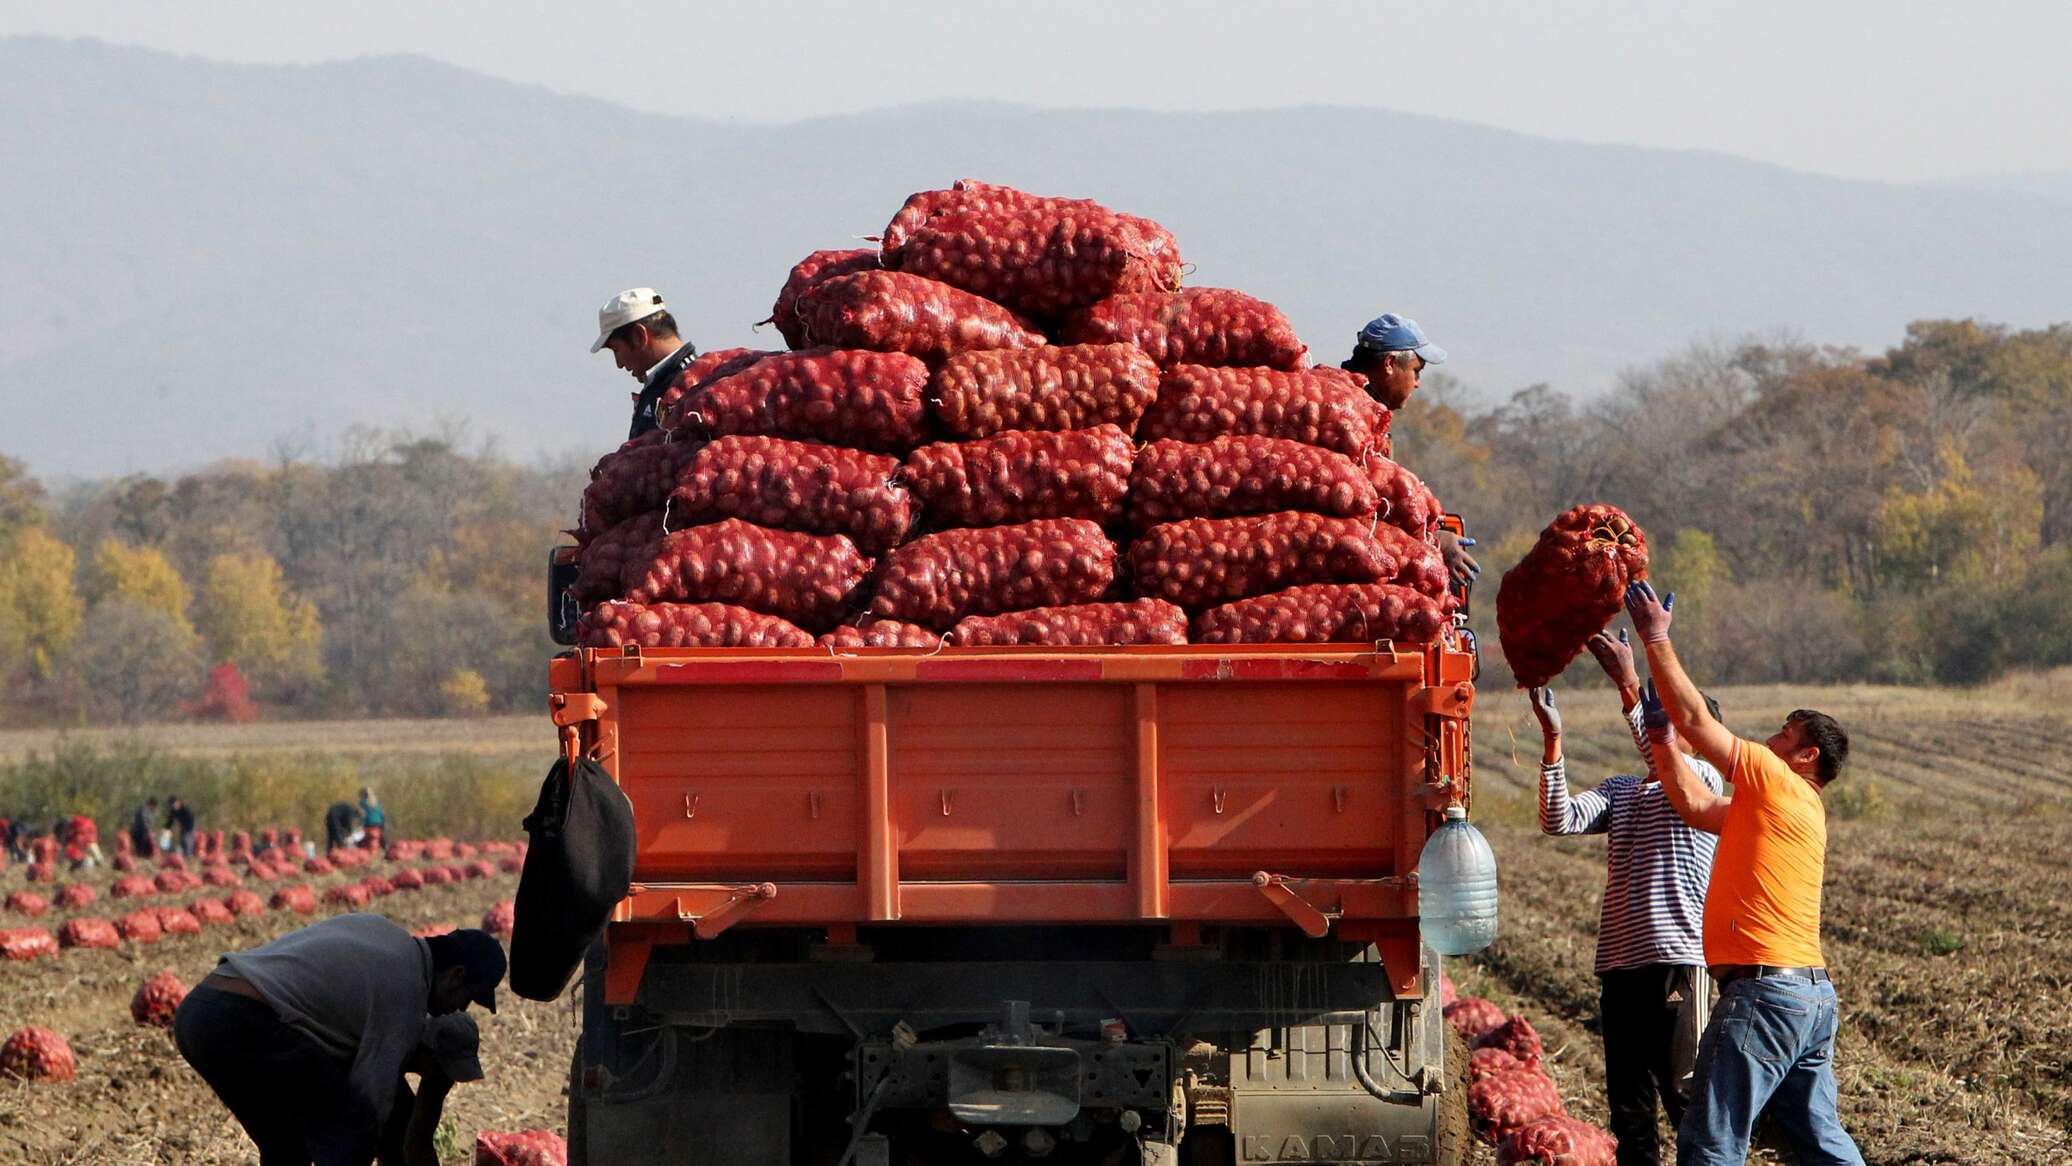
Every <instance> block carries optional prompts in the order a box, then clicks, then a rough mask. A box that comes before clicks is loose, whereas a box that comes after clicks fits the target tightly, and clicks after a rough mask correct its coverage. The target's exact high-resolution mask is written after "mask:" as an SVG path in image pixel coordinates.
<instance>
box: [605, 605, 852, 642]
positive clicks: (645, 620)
mask: <svg viewBox="0 0 2072 1166" xmlns="http://www.w3.org/2000/svg"><path fill="white" fill-rule="evenodd" d="M578 636H579V640H578V642H579V643H581V644H582V646H583V647H586V648H620V647H624V646H625V645H627V644H639V645H640V646H641V647H643V648H807V647H811V646H812V645H813V633H811V632H809V631H806V630H805V629H804V628H801V627H799V626H798V625H797V624H794V623H791V622H790V621H788V620H782V619H779V618H777V617H776V616H774V615H764V614H762V613H761V612H758V611H750V610H748V609H747V608H745V607H735V606H733V605H732V604H727V603H653V604H644V603H620V602H612V603H605V604H600V605H598V606H597V607H594V608H591V609H590V610H589V611H587V612H585V613H584V614H583V619H582V622H581V624H580V625H579V631H578Z"/></svg>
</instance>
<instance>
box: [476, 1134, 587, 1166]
mask: <svg viewBox="0 0 2072 1166" xmlns="http://www.w3.org/2000/svg"><path fill="white" fill-rule="evenodd" d="M475 1166H568V1143H567V1142H566V1141H564V1140H563V1139H562V1137H561V1135H560V1134H557V1133H553V1132H551V1131H548V1130H520V1131H519V1132H517V1133H515V1134H498V1133H490V1132H488V1131H484V1132H482V1133H479V1134H476V1135H475Z"/></svg>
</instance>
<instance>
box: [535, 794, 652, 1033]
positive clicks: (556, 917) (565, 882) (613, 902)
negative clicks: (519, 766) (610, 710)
mask: <svg viewBox="0 0 2072 1166" xmlns="http://www.w3.org/2000/svg"><path fill="white" fill-rule="evenodd" d="M525 832H526V833H527V834H528V835H530V836H531V843H530V845H529V847H528V848H527V850H526V852H525V867H524V869H523V870H522V871H521V872H520V873H519V875H518V900H517V910H516V921H515V923H514V925H513V926H512V928H511V991H513V992H516V993H517V994H519V995H520V996H523V997H525V998H526V999H527V1000H553V999H555V998H557V997H559V996H560V995H561V993H562V991H563V990H564V989H566V988H567V987H568V981H569V979H570V977H572V976H573V975H574V974H575V971H576V968H577V967H579V966H580V965H581V964H582V962H583V950H584V949H585V948H587V947H589V946H590V945H591V944H592V943H594V942H596V941H597V937H598V936H599V935H600V934H602V933H603V931H604V925H605V922H606V920H608V919H609V918H610V917H611V912H612V908H613V907H616V906H618V903H619V900H621V899H623V898H625V897H626V889H627V888H628V887H629V886H631V885H632V883H633V850H634V838H633V804H632V803H631V802H629V801H627V800H626V795H625V793H624V792H622V791H621V790H620V789H619V785H618V783H617V782H615V781H613V780H612V777H611V774H609V773H607V772H605V768H604V767H603V766H602V765H599V764H598V763H596V762H595V761H592V760H590V759H589V758H587V757H581V758H577V759H576V760H575V761H574V762H570V761H569V760H568V758H566V757H564V758H562V759H561V760H559V761H556V762H555V763H554V768H552V769H550V770H548V771H547V780H546V781H544V782H542V783H541V784H540V800H539V802H538V804H537V805H535V806H534V807H533V810H532V814H531V815H530V816H529V817H527V818H526V819H525Z"/></svg>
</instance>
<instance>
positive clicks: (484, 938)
mask: <svg viewBox="0 0 2072 1166" xmlns="http://www.w3.org/2000/svg"><path fill="white" fill-rule="evenodd" d="M425 943H426V944H427V945H428V946H430V948H431V949H432V969H433V970H434V971H438V970H440V969H444V968H450V967H453V966H455V965H458V966H460V967H462V968H464V969H466V971H467V974H468V978H467V982H468V999H470V1000H473V1001H474V1002H475V1003H477V1004H480V1005H481V1006H482V1007H484V1008H487V1009H488V1010H490V1011H491V1012H495V1011H496V986H497V985H498V984H500V983H502V982H503V979H504V968H505V966H506V963H505V960H504V945H503V944H500V943H498V942H497V941H496V938H495V937H494V936H492V935H490V934H489V933H488V932H487V931H482V930H480V929H478V928H473V927H469V928H464V929H462V930H460V931H449V932H447V933H446V934H444V935H434V936H432V937H431V938H429V939H427V940H425Z"/></svg>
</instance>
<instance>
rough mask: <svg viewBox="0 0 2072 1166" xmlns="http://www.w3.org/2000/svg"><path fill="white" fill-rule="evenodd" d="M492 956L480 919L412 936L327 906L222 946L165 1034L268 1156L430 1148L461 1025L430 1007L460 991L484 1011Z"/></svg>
mask: <svg viewBox="0 0 2072 1166" xmlns="http://www.w3.org/2000/svg"><path fill="white" fill-rule="evenodd" d="M504 963H505V961H504V951H503V948H502V947H500V946H498V944H497V941H496V940H495V939H492V938H491V937H490V936H489V935H488V934H487V933H485V932H482V931H474V930H468V931H454V932H449V933H447V934H445V935H438V936H433V937H431V938H429V939H418V938H416V937H414V936H412V935H411V934H410V933H409V932H408V931H405V930H403V929H402V928H401V927H398V926H396V925H395V924H394V923H391V922H389V921H388V920H387V919H384V918H382V917H381V916H379V915H339V916H336V917H334V918H331V919H326V920H324V921H323V922H321V923H316V924H312V925H311V926H308V927H305V928H303V929H302V930H300V931H292V932H289V933H288V934H287V935H284V936H282V937H281V938H279V939H276V940H274V941H273V942H272V943H269V944H266V945H265V946H263V947H258V948H254V949H253V950H251V951H247V952H240V953H237V954H234V955H227V956H224V957H223V958H222V960H221V962H219V963H218V964H217V965H216V970H215V971H213V972H211V973H209V975H208V977H207V978H206V979H204V980H202V982H201V983H200V984H198V985H196V986H195V989H194V991H192V992H190V993H188V996H187V999H186V1000H185V1001H184V1002H183V1003H182V1004H181V1005H180V1009H179V1011H178V1013H176V1014H175V1016H174V1020H173V1040H174V1043H175V1044H176V1045H177V1046H178V1047H179V1050H180V1055H181V1056H182V1057H184V1058H186V1060H187V1063H188V1064H190V1065H192V1066H194V1070H195V1072H197V1073H199V1074H201V1077H202V1080H204V1081H206V1082H208V1084H209V1088H211V1089H214V1090H215V1091H216V1096H217V1097H219V1098H221V1099H222V1100H223V1104H224V1105H226V1106H228V1107H229V1109H230V1112H231V1114H232V1116H234V1117H236V1118H237V1120H238V1124H240V1125H242V1126H243V1127H244V1129H245V1133H246V1134H248V1135H249V1136H250V1137H251V1139H252V1141H253V1143H254V1144H255V1145H256V1146H257V1147H258V1148H259V1160H260V1161H261V1162H262V1163H265V1164H266V1166H272V1164H274V1163H279V1162H310V1161H312V1160H314V1161H315V1162H317V1163H319V1164H320V1166H332V1164H337V1166H364V1164H365V1163H368V1162H371V1161H373V1160H374V1158H375V1156H376V1154H380V1155H381V1156H382V1158H383V1161H384V1162H385V1163H386V1162H393V1161H397V1160H401V1159H404V1158H406V1157H407V1158H408V1160H410V1161H412V1162H418V1161H424V1160H425V1159H424V1158H423V1157H422V1155H421V1154H406V1153H403V1152H402V1151H403V1150H404V1147H405V1144H406V1143H417V1144H419V1145H420V1146H425V1148H428V1146H426V1145H425V1144H427V1143H429V1141H430V1138H431V1133H432V1130H433V1129H436V1127H437V1124H438V1115H437V1112H436V1109H437V1108H438V1107H442V1106H443V1104H444V1101H445V1095H446V1089H447V1086H448V1085H450V1083H451V1081H453V1080H457V1079H459V1077H458V1076H457V1074H456V1072H455V1070H454V1068H449V1066H454V1065H455V1062H456V1060H457V1057H456V1049H457V1047H458V1046H459V1045H462V1044H465V1043H466V1037H467V1036H468V1035H469V1034H468V1033H467V1032H466V1030H465V1029H463V1030H461V1031H460V1032H459V1033H458V1034H457V1035H455V1034H454V1033H452V1032H450V1031H448V1027H449V1026H448V1025H447V1024H446V1023H444V1022H441V1023H438V1024H435V1023H434V1021H433V1018H435V1017H443V1016H448V1015H450V1014H455V1013H460V1012H463V1011H464V1010H465V1009H466V1008H467V1006H468V1004H469V1003H470V1002H473V1003H476V1004H480V1005H482V1007H484V1008H486V1009H488V1010H489V1011H491V1012H495V1011H496V986H497V985H498V984H499V983H501V982H502V981H503V978H504ZM428 1031H430V1032H431V1033H432V1043H433V1045H435V1046H438V1047H434V1048H431V1049H427V1048H426V1047H425V1046H426V1037H427V1032H428ZM442 1048H443V1050H444V1051H443V1052H442V1051H441V1049H442ZM472 1059H473V1058H472V1057H470V1058H467V1060H472ZM406 1072H416V1073H418V1074H419V1081H420V1087H421V1088H422V1089H423V1090H424V1092H425V1102H426V1105H427V1108H428V1109H432V1110H434V1112H432V1113H431V1115H430V1121H429V1123H427V1122H425V1121H423V1120H418V1115H417V1113H416V1112H415V1111H416V1105H417V1098H416V1095H414V1094H412V1092H411V1090H410V1086H409V1084H408V1082H407V1081H405V1080H404V1076H403V1075H404V1073H406ZM474 1075H478V1076H479V1066H475V1069H474ZM427 1124H429V1126H430V1127H431V1128H425V1127H426V1126H427Z"/></svg>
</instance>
